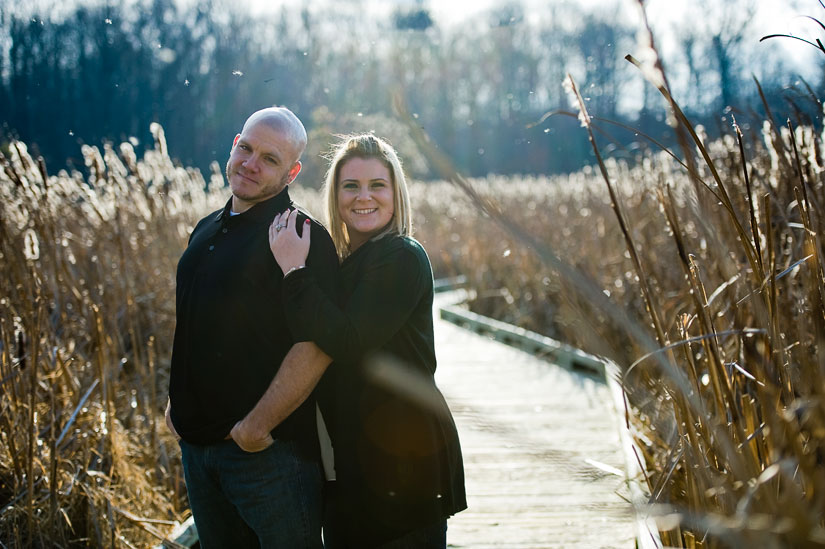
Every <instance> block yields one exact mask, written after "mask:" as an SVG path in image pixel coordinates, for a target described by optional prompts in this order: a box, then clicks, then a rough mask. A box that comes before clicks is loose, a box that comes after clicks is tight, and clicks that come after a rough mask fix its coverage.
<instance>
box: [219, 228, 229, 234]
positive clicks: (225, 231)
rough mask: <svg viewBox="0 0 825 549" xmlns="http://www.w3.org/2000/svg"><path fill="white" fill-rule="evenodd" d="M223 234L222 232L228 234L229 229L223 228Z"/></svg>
mask: <svg viewBox="0 0 825 549" xmlns="http://www.w3.org/2000/svg"><path fill="white" fill-rule="evenodd" d="M221 232H222V233H223V234H226V233H228V232H229V229H227V228H226V227H224V228H223V230H222V231H221Z"/></svg>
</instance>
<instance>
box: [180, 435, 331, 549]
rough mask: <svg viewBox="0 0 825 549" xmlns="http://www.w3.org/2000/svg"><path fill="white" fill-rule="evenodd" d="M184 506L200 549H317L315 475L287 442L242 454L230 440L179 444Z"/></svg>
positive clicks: (317, 485)
mask: <svg viewBox="0 0 825 549" xmlns="http://www.w3.org/2000/svg"><path fill="white" fill-rule="evenodd" d="M180 446H181V455H182V458H183V471H184V475H185V477H186V489H187V492H188V493H189V505H190V507H191V509H192V515H193V517H194V519H195V526H196V527H197V529H198V538H199V539H200V546H201V547H202V548H203V549H212V548H215V549H222V548H228V547H232V548H233V549H234V548H246V547H250V548H258V547H263V548H266V549H269V548H284V549H300V548H306V549H320V548H321V547H323V545H322V543H321V510H322V502H321V471H320V467H319V465H318V463H317V462H315V461H312V460H305V459H302V458H300V457H299V455H300V454H299V453H298V451H297V448H296V444H295V443H294V442H292V441H284V440H276V441H275V443H274V444H273V445H272V446H270V447H269V448H267V449H266V450H264V451H262V452H256V453H248V452H244V451H243V450H241V449H240V448H239V447H238V445H237V444H235V443H234V441H231V440H228V441H224V442H221V443H218V444H213V445H208V446H197V445H194V444H188V443H186V442H184V441H181V445H180Z"/></svg>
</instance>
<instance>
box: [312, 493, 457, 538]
mask: <svg viewBox="0 0 825 549" xmlns="http://www.w3.org/2000/svg"><path fill="white" fill-rule="evenodd" d="M346 505H347V502H346V498H341V496H340V495H339V494H338V493H337V490H336V483H335V482H334V481H333V482H327V483H326V486H325V487H324V549H366V548H365V547H364V545H363V544H362V543H359V542H354V541H352V540H348V539H347V535H346V529H345V528H342V527H341V526H340V522H339V521H340V520H341V519H340V512H339V507H338V506H346ZM446 547H447V519H443V520H441V521H438V522H437V523H435V524H431V525H428V526H425V527H422V528H418V529H416V530H413V531H412V532H408V533H406V534H404V535H403V536H401V537H400V538H396V539H394V540H392V541H388V542H386V543H383V544H381V545H371V546H370V549H445V548H446Z"/></svg>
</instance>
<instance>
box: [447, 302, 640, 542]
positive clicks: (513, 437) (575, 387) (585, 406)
mask: <svg viewBox="0 0 825 549" xmlns="http://www.w3.org/2000/svg"><path fill="white" fill-rule="evenodd" d="M435 330H436V351H437V353H438V371H437V374H436V380H437V382H438V385H439V387H440V388H441V390H442V392H443V393H444V395H445V397H446V398H447V401H448V402H449V404H450V408H451V410H452V412H453V415H454V417H455V419H456V423H457V425H458V429H459V435H460V437H461V444H462V450H463V453H464V460H465V472H466V476H467V492H468V496H467V497H468V503H469V509H467V510H466V511H463V512H462V513H459V514H458V515H456V516H455V517H453V518H451V519H450V521H449V528H448V542H449V546H450V547H466V548H473V549H487V548H492V547H496V548H502V547H504V548H509V549H545V548H554V549H557V548H587V549H591V548H593V549H598V548H627V549H630V548H631V547H634V543H635V542H634V529H633V517H632V510H631V508H630V505H629V504H628V503H627V500H626V498H627V496H626V490H625V487H624V483H623V478H622V477H620V476H618V475H616V474H615V473H613V472H608V471H609V470H613V469H617V470H624V463H623V462H622V459H623V457H622V453H621V447H620V441H619V435H618V431H617V429H618V421H617V420H616V418H615V417H614V413H613V411H612V408H611V406H610V404H609V403H610V395H609V393H608V389H607V387H606V386H605V385H604V384H601V383H599V382H598V381H596V380H594V379H592V378H590V377H587V376H585V375H581V374H578V373H574V372H569V371H567V370H564V369H562V368H559V367H555V366H553V365H550V364H548V363H547V362H545V361H542V360H540V359H537V358H535V357H534V356H532V355H530V354H528V353H525V352H522V351H519V350H516V349H513V348H511V347H507V346H506V345H503V344H501V343H499V342H496V341H494V340H492V339H490V338H487V337H484V336H480V335H477V334H474V333H471V332H469V331H467V330H464V329H462V328H459V327H457V326H454V325H452V324H450V323H447V322H445V321H443V320H441V319H440V318H437V315H436V328H435ZM588 460H589V461H588ZM595 464H603V465H595Z"/></svg>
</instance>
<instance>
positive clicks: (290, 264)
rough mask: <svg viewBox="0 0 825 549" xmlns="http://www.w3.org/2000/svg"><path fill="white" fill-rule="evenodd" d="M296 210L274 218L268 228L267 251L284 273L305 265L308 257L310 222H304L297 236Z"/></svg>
mask: <svg viewBox="0 0 825 549" xmlns="http://www.w3.org/2000/svg"><path fill="white" fill-rule="evenodd" d="M297 224H298V210H287V211H285V212H284V213H282V214H278V215H276V216H275V219H274V220H272V224H271V225H270V226H269V249H270V250H272V255H274V256H275V261H277V262H278V265H279V266H280V267H281V271H283V272H284V273H287V272H289V270H290V269H294V268H296V267H303V266H304V265H306V261H307V256H308V255H309V233H310V221H309V219H307V220H306V221H304V230H303V233H302V234H301V236H298V228H297V227H296V225H297Z"/></svg>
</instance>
